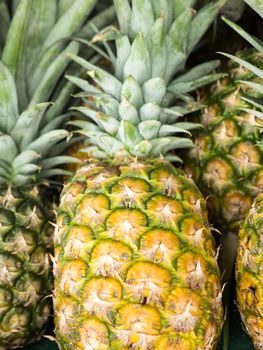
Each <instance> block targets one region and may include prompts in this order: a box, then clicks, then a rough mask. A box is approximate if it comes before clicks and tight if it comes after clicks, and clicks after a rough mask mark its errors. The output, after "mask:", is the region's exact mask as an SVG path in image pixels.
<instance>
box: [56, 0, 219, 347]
mask: <svg viewBox="0 0 263 350" xmlns="http://www.w3.org/2000/svg"><path fill="white" fill-rule="evenodd" d="M190 3H191V1H190V2H185V0H184V1H177V2H172V1H168V0H164V1H161V2H159V1H150V0H148V1H145V0H144V1H140V0H137V1H132V3H131V4H130V2H129V1H123V0H121V1H120V0H118V1H117V0H116V1H115V8H116V12H117V16H118V19H119V24H120V27H121V30H120V31H119V30H117V29H116V28H112V27H111V28H107V29H106V30H104V31H103V32H102V33H100V34H99V35H98V36H97V37H96V39H100V40H104V39H114V41H115V44H116V49H117V56H116V59H113V65H114V68H115V73H114V75H111V74H110V73H108V72H106V71H104V70H103V69H101V68H99V67H96V66H94V65H92V64H91V63H89V62H87V61H85V60H83V59H81V58H80V57H78V56H76V55H74V54H69V56H70V57H71V58H72V59H73V60H75V61H76V62H77V63H80V64H81V65H82V66H83V67H84V68H86V69H87V70H88V75H89V76H90V78H91V79H92V80H93V81H94V84H91V83H90V80H89V81H85V80H83V79H81V78H77V77H73V76H68V79H69V80H70V81H72V82H74V83H75V84H76V85H78V86H79V87H81V88H82V89H83V91H84V94H83V93H82V95H83V96H84V95H85V93H86V95H87V96H93V97H94V99H93V100H94V101H90V103H89V105H90V106H88V105H85V106H81V107H76V108H75V109H76V110H78V111H81V112H82V113H83V114H84V115H86V116H87V117H89V118H90V119H91V120H92V121H93V122H94V123H91V122H89V121H86V120H81V121H73V122H72V124H75V125H76V126H79V127H81V128H82V131H80V132H81V133H82V134H83V135H85V136H87V141H88V143H89V145H90V146H89V147H88V149H87V150H86V151H88V153H89V154H90V159H89V161H88V162H87V163H85V164H84V165H83V166H82V167H81V168H79V169H78V170H77V172H76V174H75V175H74V176H73V178H72V179H71V180H70V181H69V182H68V183H67V184H66V185H65V187H64V189H63V192H62V194H61V203H60V206H59V210H58V216H57V224H56V231H55V266H54V273H55V292H54V301H55V324H56V336H57V341H58V343H59V345H60V348H61V349H62V350H69V349H70V350H73V349H83V350H84V349H85V350H103V349H105V350H107V349H112V350H113V349H114V350H117V349H122V350H124V349H137V350H147V349H148V350H150V349H178V350H179V349H180V350H197V349H199V350H212V349H215V346H216V342H217V339H218V337H219V335H220V331H221V326H222V322H223V310H222V304H221V285H220V276H219V270H218V266H217V261H216V256H217V252H216V249H215V245H214V241H213V237H212V234H211V230H210V227H209V224H208V221H207V213H206V208H205V202H204V199H203V197H202V196H201V194H200V192H199V190H198V189H197V187H196V186H195V184H194V183H193V181H192V180H191V179H189V178H187V177H186V176H185V174H184V173H183V171H181V170H179V169H175V168H174V167H173V166H172V164H171V163H170V160H175V161H178V160H179V157H178V156H176V155H175V154H174V152H173V151H174V150H175V149H177V148H188V147H192V142H191V140H190V139H189V138H188V135H189V130H191V129H194V128H196V127H198V125H197V124H193V123H188V122H184V121H180V120H178V119H180V118H181V117H183V116H184V115H185V114H187V113H189V111H191V110H194V109H198V108H201V106H200V105H199V104H198V103H197V102H195V101H194V100H193V99H192V98H191V97H190V95H189V94H188V92H190V91H191V89H194V88H195V87H196V86H198V85H202V84H205V83H207V82H209V81H212V80H215V79H218V78H219V76H218V75H217V74H209V73H210V71H211V70H213V69H214V68H215V66H217V64H218V63H217V62H208V63H205V64H203V65H200V66H198V67H195V68H193V69H192V70H190V71H188V72H184V73H182V72H181V74H178V72H179V71H180V70H181V68H182V67H183V66H184V64H185V61H186V58H187V57H188V55H189V54H190V52H191V51H192V50H193V48H194V47H195V44H196V43H197V42H198V41H199V39H200V37H201V36H202V35H203V33H204V32H205V30H206V28H207V27H208V26H209V25H210V23H211V22H212V21H213V18H214V17H215V16H216V15H217V13H218V11H219V9H220V6H221V5H223V3H224V2H223V1H220V2H214V3H212V4H209V5H208V6H206V7H204V8H203V9H202V10H200V12H197V13H196V14H194V13H195V12H194V11H193V10H192V8H191V4H190ZM160 15H161V16H160ZM200 22H201V24H200ZM182 28H183V29H182ZM182 30H183V33H184V35H182V32H181V31H182ZM182 135H187V136H182Z"/></svg>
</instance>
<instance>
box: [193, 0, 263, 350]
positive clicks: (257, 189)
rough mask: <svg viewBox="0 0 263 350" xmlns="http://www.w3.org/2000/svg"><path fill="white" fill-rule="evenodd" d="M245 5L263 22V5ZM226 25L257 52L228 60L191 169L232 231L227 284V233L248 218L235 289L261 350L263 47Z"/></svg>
mask: <svg viewBox="0 0 263 350" xmlns="http://www.w3.org/2000/svg"><path fill="white" fill-rule="evenodd" d="M246 2H247V4H248V5H250V6H252V8H254V10H255V11H256V12H257V13H258V14H259V15H260V16H261V17H263V1H262V0H261V1H254V0H247V1H246ZM225 21H226V22H227V23H228V24H229V25H230V26H231V27H232V28H233V29H234V30H236V31H237V33H239V34H240V35H241V36H242V37H244V38H245V39H247V41H248V42H249V43H250V44H251V45H252V46H253V47H254V48H252V49H249V50H246V51H244V52H243V53H240V54H239V55H237V56H236V57H235V56H232V55H228V54H226V56H227V57H229V58H231V59H232V60H233V61H234V63H232V62H231V63H230V68H231V70H230V76H229V78H227V79H224V80H223V81H221V82H220V83H219V84H218V85H217V86H216V87H214V89H212V91H213V93H212V97H211V99H210V101H209V103H208V106H207V109H206V111H205V113H204V115H203V118H202V119H203V124H204V126H205V131H203V132H202V133H200V134H199V135H198V136H197V137H196V148H195V149H193V150H191V151H190V154H191V160H190V162H189V164H188V166H187V169H188V170H189V169H190V172H191V173H192V174H193V175H194V178H195V179H196V180H197V181H198V183H199V186H200V187H201V188H202V190H203V192H204V193H206V194H207V195H209V197H208V201H209V203H210V207H211V217H213V218H214V220H215V221H217V222H218V223H219V224H220V225H221V226H225V227H226V228H227V229H228V230H227V232H226V233H228V234H226V235H223V238H222V242H223V247H224V249H225V250H228V252H227V254H226V253H223V254H224V255H225V256H224V257H223V259H222V260H225V261H227V263H228V266H226V264H224V268H225V269H226V272H227V273H226V275H228V278H230V277H229V275H231V272H232V271H231V267H232V266H231V263H230V264H229V262H230V260H229V256H230V257H231V259H233V260H234V258H235V254H236V250H235V249H233V242H234V241H235V239H236V237H235V235H233V234H230V235H229V232H230V231H231V230H232V231H233V232H236V231H237V229H238V227H239V225H240V223H241V222H242V221H243V220H244V218H245V216H246V215H247V214H248V216H247V218H246V221H245V223H244V225H243V227H242V229H241V231H240V234H239V242H238V249H237V263H236V282H237V286H236V289H237V299H238V304H239V309H240V312H241V317H242V320H243V322H244V324H245V327H246V329H247V331H248V333H249V334H250V336H251V337H252V340H253V342H254V345H255V347H256V349H257V350H261V349H263V319H262V306H261V305H262V302H263V298H262V287H263V285H262V268H261V266H260V264H261V261H262V231H261V226H262V221H261V216H262V194H261V192H263V191H262V190H263V182H262V179H263V166H262V156H263V150H262V126H263V124H262V119H263V113H262V110H263V105H262V93H263V89H262V86H263V85H262V82H263V64H262V58H263V45H262V43H261V42H260V41H259V40H257V39H256V38H254V37H253V36H251V35H249V34H248V33H246V32H245V31H244V30H243V29H242V28H240V27H239V26H237V25H236V24H234V23H232V22H230V21H228V20H226V19H225ZM191 161H192V164H191ZM257 196H258V197H257ZM255 197H257V199H256V202H255V204H254V205H253V206H251V204H252V202H253V201H254V198H255ZM227 255H228V256H227ZM228 297H229V295H228Z"/></svg>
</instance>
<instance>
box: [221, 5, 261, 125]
mask: <svg viewBox="0 0 263 350" xmlns="http://www.w3.org/2000/svg"><path fill="white" fill-rule="evenodd" d="M245 2H246V3H247V4H248V5H249V6H250V7H252V8H253V9H254V10H255V12H257V14H258V15H259V16H260V17H261V18H263V1H262V0H260V1H258V0H245ZM223 20H224V21H225V22H226V23H227V24H228V25H229V26H230V27H231V28H233V29H234V30H235V31H236V32H237V33H238V34H239V35H241V36H242V37H243V38H244V39H245V40H247V42H248V43H249V44H250V45H252V47H253V48H254V49H255V50H256V52H258V54H259V55H260V59H261V60H262V59H263V42H262V41H260V40H259V39H257V38H255V37H254V36H252V35H250V34H249V33H247V32H246V31H245V30H244V29H242V28H241V27H240V26H238V25H237V24H235V23H233V22H232V21H230V20H228V19H226V18H223ZM221 54H222V55H224V56H226V57H228V58H230V59H232V60H233V61H234V62H236V63H237V64H239V65H240V66H242V67H245V68H246V69H248V70H249V71H250V72H252V73H253V74H254V75H255V77H256V78H258V79H257V81H256V82H255V81H246V80H239V83H241V84H243V85H244V86H247V87H248V88H249V90H250V91H253V92H254V93H253V97H249V96H246V95H245V94H244V96H242V97H241V99H242V100H243V101H245V102H246V103H248V104H249V105H250V106H251V108H244V107H240V108H239V109H240V110H242V111H244V112H247V113H249V114H250V115H253V116H255V117H256V118H258V119H261V120H263V103H262V96H263V70H262V69H261V68H260V67H258V66H255V65H253V64H252V63H251V62H248V61H246V60H245V59H242V58H241V57H237V56H234V55H230V54H227V53H222V52H221ZM254 80H255V79H254ZM255 96H258V98H256V97H255Z"/></svg>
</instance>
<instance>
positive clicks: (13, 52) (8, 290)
mask: <svg viewBox="0 0 263 350" xmlns="http://www.w3.org/2000/svg"><path fill="white" fill-rule="evenodd" d="M62 2H63V1H61V2H60V4H62ZM13 3H14V4H15V3H16V4H17V7H16V11H15V13H14V16H13V18H12V21H11V22H10V24H9V26H8V30H7V31H6V33H5V32H3V33H2V37H1V39H2V41H1V52H2V56H1V61H0V82H1V83H0V149H1V154H0V232H1V235H0V348H1V349H7V348H8V349H13V348H18V347H21V346H23V345H25V344H27V343H31V342H34V341H36V340H37V339H39V338H40V336H41V335H42V333H43V331H44V329H45V325H46V322H47V319H48V317H49V315H50V311H51V304H52V302H51V296H50V294H51V289H52V276H51V275H52V273H51V264H50V257H49V256H50V252H51V247H52V234H53V229H52V226H51V225H50V224H49V221H50V220H51V219H52V218H53V204H52V203H50V201H49V200H48V199H46V191H43V185H49V178H50V177H51V176H53V175H61V174H64V171H63V169H61V164H63V163H65V162H69V163H70V162H75V160H74V159H73V158H71V157H65V156H61V155H60V153H61V152H62V150H63V148H64V147H65V144H66V142H65V141H66V139H67V138H68V137H69V136H70V133H69V132H67V131H66V130H63V129H60V128H59V127H60V125H61V123H62V121H64V120H65V119H66V117H67V115H63V114H62V111H63V110H64V109H65V106H66V104H67V103H68V100H69V93H70V91H72V90H73V84H71V83H69V82H68V81H67V80H66V79H60V77H61V75H62V74H63V73H64V71H65V69H66V68H67V67H68V66H69V63H70V59H69V58H68V57H67V56H66V53H67V52H71V53H77V52H78V46H79V44H78V43H77V42H74V41H72V42H69V41H68V40H65V39H64V38H66V36H70V35H72V34H74V33H75V32H76V31H78V30H80V28H82V29H83V30H84V29H85V26H84V27H81V25H82V23H83V22H84V21H85V19H86V18H87V16H88V15H89V12H90V11H91V10H92V9H93V7H94V5H95V3H96V1H87V0H81V1H75V3H74V4H73V2H72V6H70V7H69V9H68V11H69V12H68V11H66V12H65V14H64V15H63V14H61V16H60V17H59V18H56V13H58V12H57V9H56V7H57V6H58V4H59V2H54V1H53V0H50V1H47V0H39V1H29V0H20V1H19V3H17V2H13ZM1 8H2V9H3V8H4V9H5V10H6V12H2V13H1V16H0V19H1V20H3V18H5V19H7V16H8V15H7V14H8V12H7V11H8V7H7V5H6V3H5V2H3V1H2V2H1ZM69 14H70V16H69ZM98 19H99V21H101V22H102V17H97V19H96V21H98ZM94 21H95V19H94ZM104 22H105V23H104V24H106V23H108V17H107V21H104ZM6 23H8V21H6ZM104 24H103V23H102V25H104ZM4 34H5V35H4ZM62 39H64V40H62ZM70 69H72V70H74V67H73V66H71V67H70ZM58 83H59V84H58ZM57 84H58V89H55V88H56V86H57ZM49 101H53V102H56V104H54V105H53V104H52V103H51V102H49Z"/></svg>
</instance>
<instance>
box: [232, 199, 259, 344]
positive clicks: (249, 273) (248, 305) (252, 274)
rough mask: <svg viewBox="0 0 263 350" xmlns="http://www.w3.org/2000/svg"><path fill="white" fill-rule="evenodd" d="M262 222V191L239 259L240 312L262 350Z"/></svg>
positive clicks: (241, 238) (246, 225)
mask: <svg viewBox="0 0 263 350" xmlns="http://www.w3.org/2000/svg"><path fill="white" fill-rule="evenodd" d="M262 222H263V194H260V195H259V196H258V197H257V199H256V201H255V203H254V204H253V206H252V207H251V209H250V211H249V214H248V216H247V218H246V221H245V223H244V224H243V226H242V229H241V231H240V233H239V246H238V251H237V262H236V281H237V287H236V290H237V301H238V305H239V311H240V313H241V318H242V320H243V322H244V324H245V327H246V330H247V332H248V334H249V335H250V336H251V338H252V340H253V343H254V346H255V348H256V349H257V350H262V349H263V313H262V303H263V295H262V290H263V281H262V266H261V265H262V259H263V236H262Z"/></svg>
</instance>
